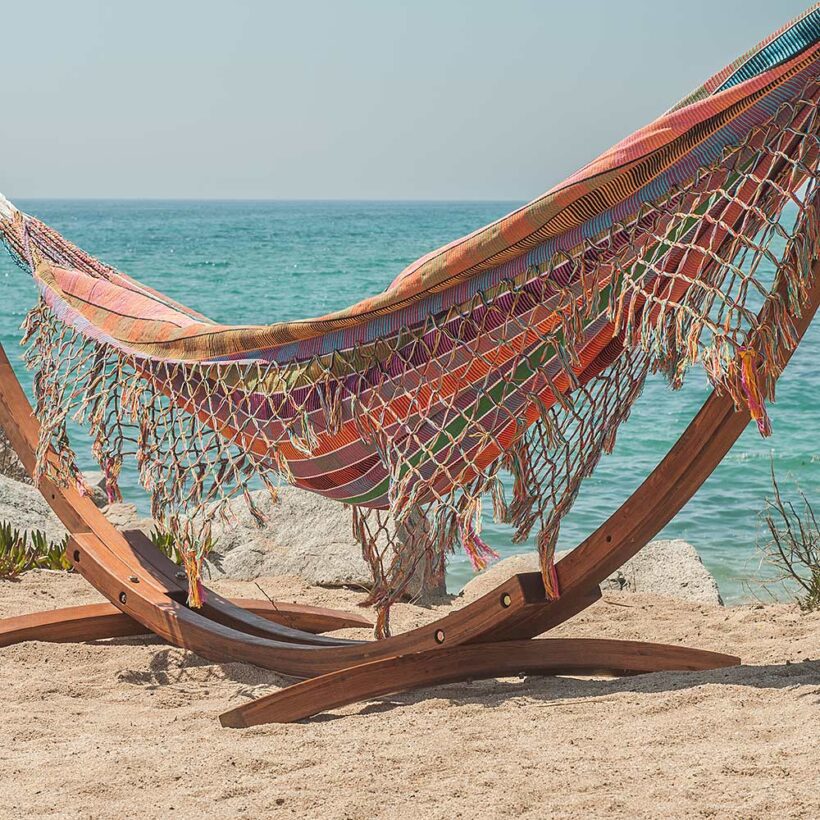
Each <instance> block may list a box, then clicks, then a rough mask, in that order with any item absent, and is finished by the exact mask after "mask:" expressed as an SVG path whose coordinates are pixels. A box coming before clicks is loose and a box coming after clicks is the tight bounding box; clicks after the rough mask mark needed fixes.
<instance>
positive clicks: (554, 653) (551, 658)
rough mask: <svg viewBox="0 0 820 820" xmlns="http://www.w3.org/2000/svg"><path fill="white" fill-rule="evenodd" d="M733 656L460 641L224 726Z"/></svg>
mask: <svg viewBox="0 0 820 820" xmlns="http://www.w3.org/2000/svg"><path fill="white" fill-rule="evenodd" d="M739 663H740V659H739V658H736V657H734V656H732V655H722V654H719V653H717V652H706V651H704V650H702V649H689V648H687V647H684V646H672V645H669V644H655V643H643V642H640V641H613V640H601V639H595V638H544V639H538V640H525V641H502V642H500V643H486V644H479V645H462V646H454V647H450V648H449V649H446V650H440V651H433V652H416V653H413V654H410V655H400V656H398V657H395V658H387V659H385V660H380V661H373V662H371V663H364V664H360V665H359V666H351V667H348V668H347V669H341V670H339V671H338V672H332V673H330V674H328V675H322V676H320V677H318V678H312V679H311V680H306V681H302V682H300V683H296V684H294V685H293V686H288V687H287V688H285V689H281V690H280V691H278V692H275V693H273V694H272V695H267V696H266V697H263V698H259V699H257V700H254V701H251V702H249V703H246V704H243V705H242V706H238V707H236V708H235V709H231V710H230V711H228V712H225V713H223V714H222V715H220V716H219V720H220V722H221V723H222V725H223V726H229V727H232V728H244V727H246V726H255V725H257V724H260V723H291V722H292V721H295V720H303V719H304V718H307V717H310V716H311V715H315V714H318V713H319V712H323V711H326V710H328V709H337V708H339V707H340V706H347V705H349V704H351V703H356V702H357V701H360V700H370V699H371V698H375V697H380V696H382V695H389V694H392V693H395V692H406V691H408V690H411V689H419V688H421V687H425V686H437V685H440V684H445V683H455V682H457V681H464V680H480V679H482V678H497V677H507V676H514V675H519V674H527V675H572V674H584V675H589V674H596V673H602V672H603V673H610V674H616V675H634V674H640V673H644V672H661V671H694V670H704V669H719V668H721V667H726V666H737V665H738V664H739Z"/></svg>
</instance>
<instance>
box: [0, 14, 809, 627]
mask: <svg viewBox="0 0 820 820" xmlns="http://www.w3.org/2000/svg"><path fill="white" fill-rule="evenodd" d="M819 40H820V9H818V7H817V6H815V7H813V8H812V9H810V10H808V11H807V12H806V13H805V14H804V15H802V16H801V17H799V18H797V19H796V20H794V21H792V22H791V23H789V24H788V25H786V26H784V27H783V28H782V29H781V30H779V31H778V32H775V33H774V34H773V35H771V36H770V37H769V38H767V39H766V40H765V41H763V43H761V44H760V45H758V46H757V47H756V48H754V49H752V50H751V51H750V52H748V53H747V54H746V55H744V56H743V57H742V58H741V59H740V60H737V61H735V62H734V63H732V64H731V65H730V66H728V67H727V68H726V69H724V70H723V71H721V72H719V73H718V74H716V75H715V76H714V77H712V78H711V79H710V80H708V81H707V82H706V83H705V84H704V85H703V86H701V87H700V88H699V89H697V90H696V91H695V92H693V93H692V94H691V95H689V96H688V97H686V98H685V99H684V100H682V101H681V102H680V103H679V104H678V105H676V106H674V107H673V108H672V109H670V110H669V111H668V112H667V113H666V114H664V115H663V116H661V117H659V118H658V119H657V120H656V121H655V122H653V123H651V124H650V125H648V126H646V127H644V128H642V129H640V130H639V131H637V132H636V133H635V134H633V135H631V136H630V137H627V138H626V139H624V140H623V141H621V142H620V143H618V144H617V145H616V146H614V147H613V148H611V149H610V150H609V151H607V152H605V153H604V154H602V155H601V156H600V157H598V158H597V159H596V160H594V161H593V162H591V163H589V164H588V165H586V166H585V167H584V168H582V169H581V170H580V171H578V172H577V173H575V174H573V175H572V176H571V177H569V178H568V179H567V180H566V181H564V182H563V183H561V184H560V185H558V186H556V187H554V188H553V189H551V190H550V191H548V192H547V193H546V194H544V195H543V196H541V197H539V198H538V199H536V200H534V201H533V202H531V203H529V204H528V205H526V206H524V207H522V208H519V209H518V210H516V211H514V212H513V213H511V214H509V215H508V216H506V217H504V218H502V219H500V220H498V221H497V222H494V223H492V224H491V225H488V226H487V227H485V228H482V229H480V230H478V231H475V232H474V233H472V234H470V235H469V236H466V237H464V238H462V239H459V240H457V241H455V242H453V243H451V244H449V245H447V246H445V247H444V248H441V249H439V250H437V251H434V252H433V253H430V254H428V255H427V256H425V257H423V258H422V259H420V260H418V261H417V262H415V263H414V264H412V265H411V266H409V267H408V268H407V269H406V270H405V271H403V272H402V273H401V274H400V275H399V276H398V277H397V278H396V279H395V280H394V282H393V283H392V285H391V286H390V287H389V288H388V289H387V290H385V291H384V292H383V293H381V294H378V295H376V296H373V297H371V298H368V299H365V300H363V301H362V302H359V303H358V304H356V305H353V306H352V307H350V308H348V309H346V310H343V311H339V312H337V313H333V314H329V315H327V316H323V317H319V318H315V319H306V320H303V321H297V322H287V323H279V324H273V325H260V326H229V325H221V324H218V323H215V322H212V321H210V320H209V319H207V318H205V317H203V316H201V315H199V314H197V313H195V312H193V311H190V310H188V309H187V308H185V307H184V306H182V305H179V304H177V303H175V302H173V301H172V300H170V299H168V298H166V297H164V296H163V295H162V294H159V293H157V292H156V291H153V290H151V289H150V288H147V287H145V286H144V285H141V284H140V283H138V282H136V281H135V280H133V279H131V278H129V277H127V276H125V275H124V274H122V273H120V272H118V271H116V270H114V269H112V268H110V267H109V266H106V265H104V264H102V263H100V262H98V261H97V260H94V259H92V258H91V257H90V256H88V255H87V254H85V253H84V252H82V251H81V250H79V249H77V248H76V247H74V246H73V245H71V244H70V243H69V242H68V241H66V240H65V239H63V238H62V237H61V236H59V235H58V234H56V233H55V232H53V231H52V230H50V229H49V228H48V227H47V226H45V225H44V224H43V223H41V222H39V221H38V220H37V219H35V218H33V217H31V216H27V215H24V214H21V213H20V212H18V211H16V210H14V209H13V208H12V207H8V208H7V209H6V210H5V211H4V210H3V209H0V231H2V233H3V236H4V238H5V240H6V242H7V244H8V246H9V248H10V249H11V251H12V253H13V254H14V255H15V256H16V258H17V259H18V260H19V261H20V263H21V264H22V266H23V267H25V268H26V269H28V270H30V271H31V273H32V275H33V276H34V278H35V280H36V282H37V284H38V286H39V289H40V295H41V298H40V302H39V304H38V305H37V307H36V308H35V309H34V310H33V311H32V313H31V314H30V316H29V320H28V323H27V339H28V340H29V342H30V348H29V355H30V361H31V364H32V366H33V367H34V368H35V369H36V370H37V379H36V392H37V410H38V415H39V416H40V418H41V421H42V428H43V443H42V448H41V449H42V453H44V452H45V448H46V447H47V446H49V445H51V444H53V445H56V449H57V451H58V452H59V453H60V454H61V455H62V463H63V466H64V477H67V476H74V475H76V470H75V468H74V467H73V454H72V453H71V449H70V444H69V442H68V438H67V434H66V429H65V422H66V419H67V418H68V415H69V413H73V414H75V415H76V417H77V418H79V419H80V420H84V421H86V422H87V423H88V424H89V425H90V427H91V429H92V431H93V433H94V435H95V454H96V455H97V457H98V458H99V460H100V463H101V465H102V467H103V469H104V471H105V472H106V475H107V476H108V477H109V484H110V487H111V488H112V492H114V493H116V489H115V487H116V476H117V474H118V472H119V470H120V466H121V464H122V459H123V458H124V457H125V456H126V455H128V454H134V455H135V456H136V458H137V462H138V464H139V467H140V473H141V479H142V481H143V484H144V485H145V486H146V488H147V489H148V490H149V492H150V493H151V495H152V499H153V506H154V509H153V513H154V515H155V517H157V518H158V519H160V520H162V521H164V522H166V524H167V526H168V527H169V528H171V529H173V530H174V531H175V533H176V535H177V537H178V539H179V542H180V547H181V552H182V553H183V554H184V556H185V558H186V566H187V568H188V570H189V575H190V578H191V581H192V585H191V590H192V595H191V597H192V603H194V604H196V603H198V599H199V587H198V576H199V566H200V563H201V560H202V558H203V555H204V550H205V545H206V544H207V543H208V540H209V539H208V521H209V520H211V519H212V517H213V515H215V514H218V513H219V511H220V509H221V505H222V503H223V502H224V500H225V499H227V498H228V497H230V496H231V495H233V494H235V493H245V495H246V497H248V498H249V500H250V496H249V494H248V491H247V487H248V482H249V481H250V480H251V479H252V478H253V477H254V476H260V477H261V478H262V479H263V481H265V482H266V483H267V484H268V485H269V486H270V487H271V489H272V491H274V492H275V485H276V484H277V482H278V481H280V480H282V479H285V480H287V481H289V482H292V483H294V484H296V485H297V486H299V487H302V488H304V489H307V490H310V491H313V492H317V493H320V494H322V495H325V496H327V497H329V498H333V499H336V500H338V501H343V502H346V503H348V504H351V505H353V507H354V529H355V532H356V535H357V537H358V538H359V540H360V541H361V543H362V547H363V550H364V554H365V556H366V558H367V559H368V561H369V562H370V564H371V566H372V568H373V572H374V588H373V594H372V596H371V599H370V600H371V602H372V603H374V604H376V606H377V607H378V609H379V614H380V618H379V632H380V633H382V634H384V633H386V632H387V619H386V615H387V611H388V607H389V604H390V603H391V602H392V601H394V600H395V599H396V598H397V597H398V596H400V595H401V594H403V592H404V590H405V588H406V584H407V582H408V580H409V578H410V577H412V576H413V575H418V574H419V572H420V571H421V572H422V574H423V575H424V576H425V577H427V578H428V579H430V580H433V579H437V578H438V577H440V575H441V573H442V572H443V571H444V562H445V559H446V556H447V554H448V553H449V552H450V551H451V550H452V549H453V548H454V546H455V545H457V544H458V543H461V544H462V546H463V547H464V548H465V549H466V551H467V553H468V554H469V555H470V557H471V558H472V559H473V561H474V563H475V565H476V566H477V567H481V566H483V565H484V563H485V561H486V559H487V557H489V556H490V555H491V554H492V550H490V548H489V547H488V546H487V545H486V544H485V543H484V542H483V541H482V539H481V537H480V505H481V500H482V498H483V497H485V496H487V497H490V498H491V499H492V501H493V504H494V510H495V513H496V516H497V518H498V519H499V520H502V521H506V522H508V523H510V525H511V526H512V527H514V529H515V537H516V539H517V540H523V539H525V538H527V537H528V535H529V534H530V533H531V532H532V530H533V528H536V527H537V530H538V534H537V539H536V540H537V545H538V549H539V552H540V555H541V558H542V568H543V575H544V581H545V587H546V590H547V593H548V594H549V595H551V596H555V595H557V594H559V590H558V589H557V584H556V580H555V575H554V569H553V564H552V556H553V552H554V547H555V542H556V538H557V534H558V528H559V525H560V521H561V519H562V517H563V515H564V514H565V513H566V511H567V510H568V509H569V507H570V506H571V504H572V502H573V500H574V498H575V495H576V493H577V491H578V488H579V486H580V483H581V481H582V480H583V478H584V477H585V476H587V475H588V474H589V473H590V472H591V471H592V470H593V469H594V467H595V465H596V464H597V461H598V459H599V458H600V455H601V453H602V452H605V451H607V450H608V449H610V448H611V447H612V444H613V442H614V436H615V434H616V432H617V429H618V427H619V425H620V424H621V422H622V421H623V420H624V419H625V418H626V417H627V416H628V414H629V410H630V408H631V406H632V404H633V402H634V401H635V399H636V398H637V396H638V395H639V393H640V390H641V387H642V385H643V381H644V378H645V377H646V375H647V373H648V372H650V371H653V370H663V371H664V372H666V373H667V374H668V376H669V378H670V381H671V382H672V385H673V386H678V385H679V384H680V383H681V380H682V379H683V376H684V374H685V372H686V370H687V368H688V367H689V366H690V365H691V364H692V363H694V362H696V361H700V362H701V363H702V364H703V366H704V367H705V369H706V372H707V374H708V376H709V379H710V380H711V382H712V383H713V384H714V385H715V387H717V388H718V389H720V390H723V391H727V392H729V393H730V394H731V395H732V396H733V397H734V398H735V401H736V402H737V404H738V406H741V405H745V406H748V407H749V408H750V409H751V411H752V414H753V416H754V418H755V419H756V421H757V422H758V426H759V427H760V429H761V432H763V433H764V434H766V433H767V432H768V420H767V418H766V414H765V406H764V405H765V401H766V400H767V399H769V398H771V396H772V391H773V385H774V381H775V379H776V377H777V375H778V374H777V368H776V364H775V359H774V356H773V355H772V351H773V350H774V349H775V348H776V347H778V346H782V345H783V344H789V343H790V330H791V325H790V321H789V318H788V313H787V308H789V309H791V310H793V311H799V309H800V306H801V303H802V300H803V298H804V294H805V286H806V277H807V276H808V275H809V274H808V267H809V266H808V265H807V260H808V259H809V258H810V256H811V254H813V253H814V252H815V250H816V247H815V245H816V242H817V225H816V220H815V218H814V198H815V195H816V184H815V183H816V173H817V153H818V145H817V137H818V124H817V103H818V86H819V85H820V82H819V80H818V73H820V43H818V41H819ZM788 203H793V204H795V205H796V206H797V211H798V216H797V220H796V222H795V223H794V224H793V225H792V224H785V223H784V221H783V220H781V215H782V212H783V209H784V207H785V206H786V205H787V204H788ZM766 270H769V271H771V270H773V271H774V275H772V274H771V273H769V274H767V273H766V272H765V271H766ZM42 453H41V455H42ZM505 471H506V472H509V473H510V474H511V476H512V498H511V499H507V498H506V497H505V492H504V485H503V482H502V481H501V478H500V475H501V473H502V472H505Z"/></svg>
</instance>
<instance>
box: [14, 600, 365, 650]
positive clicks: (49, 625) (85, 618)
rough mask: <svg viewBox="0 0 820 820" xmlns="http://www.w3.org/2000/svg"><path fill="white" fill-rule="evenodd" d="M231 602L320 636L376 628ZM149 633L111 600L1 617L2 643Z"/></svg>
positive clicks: (321, 612) (310, 612)
mask: <svg viewBox="0 0 820 820" xmlns="http://www.w3.org/2000/svg"><path fill="white" fill-rule="evenodd" d="M231 603H232V604H234V606H238V607H240V608H241V609H245V610H247V611H248V612H252V613H253V614H255V615H258V616H260V617H261V618H265V619H267V620H269V621H271V622H273V623H277V624H283V625H284V626H289V627H291V628H293V629H301V630H304V631H305V632H310V633H313V634H317V635H319V634H321V633H323V632H333V631H334V630H336V629H350V628H360V629H361V628H364V629H367V628H371V629H372V627H373V624H372V623H371V622H370V621H368V620H367V618H363V617H362V616H361V615H358V614H355V613H349V612H342V611H337V610H335V609H325V608H323V607H314V606H301V605H299V604H286V603H279V602H271V601H266V600H264V599H263V600H256V599H253V598H233V599H231ZM150 634H151V631H150V630H149V629H146V628H145V627H144V626H143V625H142V624H141V623H140V622H139V621H135V620H134V619H133V618H131V617H130V616H128V615H126V614H125V613H124V612H120V610H119V609H117V608H116V607H115V606H114V605H113V604H109V603H103V604H85V605H84V606H71V607H64V608H62V609H52V610H48V611H45V612H33V613H31V614H29V615H18V616H17V617H11V618H3V619H0V646H11V645H12V644H16V643H22V642H23V641H43V642H46V643H69V642H80V641H100V640H104V639H106V638H124V637H129V636H136V635H150Z"/></svg>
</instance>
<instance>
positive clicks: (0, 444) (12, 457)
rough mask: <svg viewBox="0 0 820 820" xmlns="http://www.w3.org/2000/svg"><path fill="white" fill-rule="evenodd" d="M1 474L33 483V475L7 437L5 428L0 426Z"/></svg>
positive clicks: (26, 482)
mask: <svg viewBox="0 0 820 820" xmlns="http://www.w3.org/2000/svg"><path fill="white" fill-rule="evenodd" d="M0 476H6V477H7V478H12V479H14V480H15V481H22V482H23V483H24V484H31V483H32V482H31V476H30V475H29V474H28V473H27V472H26V469H25V467H23V464H22V463H21V461H20V459H19V458H18V457H17V453H16V452H15V451H14V448H13V447H12V446H11V443H10V442H9V440H8V439H7V438H6V434H5V433H4V432H3V428H2V427H0Z"/></svg>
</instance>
